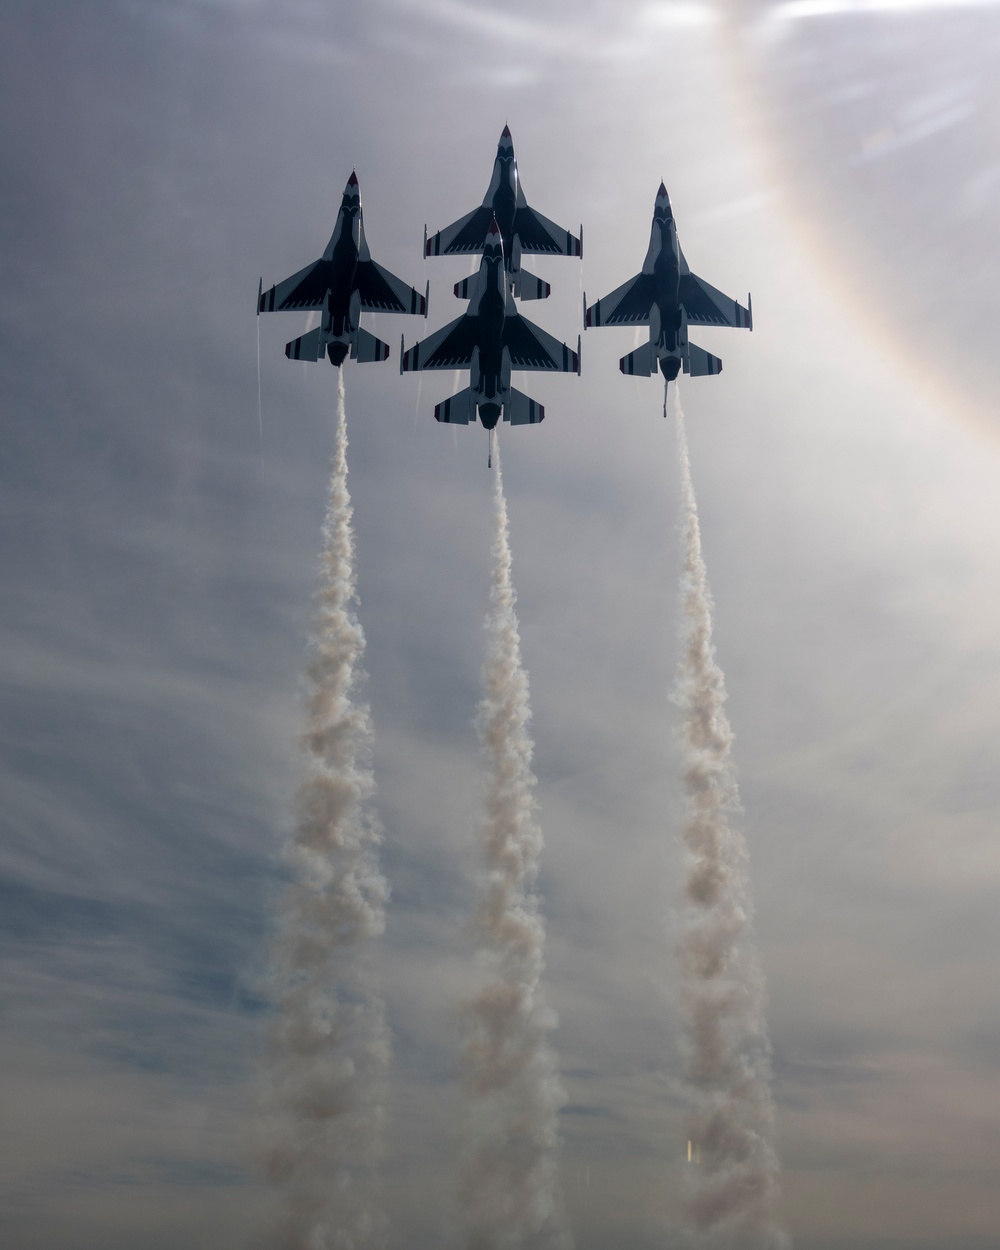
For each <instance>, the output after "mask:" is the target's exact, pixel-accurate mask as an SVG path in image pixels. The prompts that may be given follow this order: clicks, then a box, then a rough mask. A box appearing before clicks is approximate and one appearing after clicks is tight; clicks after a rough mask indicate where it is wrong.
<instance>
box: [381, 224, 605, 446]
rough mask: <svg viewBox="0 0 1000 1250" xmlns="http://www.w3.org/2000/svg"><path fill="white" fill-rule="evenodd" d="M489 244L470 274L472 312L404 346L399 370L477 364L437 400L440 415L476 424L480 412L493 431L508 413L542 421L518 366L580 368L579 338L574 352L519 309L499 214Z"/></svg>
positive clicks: (524, 421) (516, 419)
mask: <svg viewBox="0 0 1000 1250" xmlns="http://www.w3.org/2000/svg"><path fill="white" fill-rule="evenodd" d="M482 250H483V259H482V261H481V262H480V266H479V271H478V273H477V274H475V275H473V278H472V279H470V280H469V283H470V285H469V307H468V309H467V311H466V312H465V314H464V315H463V316H461V317H458V318H456V320H454V321H452V322H450V323H449V324H448V325H446V326H443V327H442V328H441V329H440V330H437V331H435V333H433V334H430V335H428V337H427V338H425V339H422V340H421V341H420V342H419V343H415V344H414V345H413V346H412V347H411V348H409V349H405V348H404V346H403V345H401V346H400V361H399V371H400V373H406V372H408V371H410V370H417V369H460V368H466V367H467V368H468V369H469V374H470V378H469V381H470V385H469V386H468V387H467V388H466V389H465V390H463V391H460V392H459V393H458V394H457V395H453V396H452V397H451V398H450V399H446V400H444V401H443V402H442V403H440V404H438V405H437V406H436V407H435V409H434V418H435V420H436V421H441V422H446V423H448V424H452V425H456V424H458V425H468V424H469V422H470V421H475V420H476V416H477V413H478V416H479V419H480V420H481V421H482V423H483V425H484V426H485V428H486V429H487V430H492V429H493V428H494V426H495V425H496V424H497V422H498V421H499V420H500V417H501V413H502V415H503V420H504V421H509V422H510V423H511V424H512V425H535V424H537V423H538V422H539V421H541V420H542V419H543V418H544V416H545V409H544V408H543V407H542V405H541V404H539V403H536V401H535V400H533V399H531V398H530V397H529V396H527V395H524V394H522V393H521V392H520V391H518V390H516V389H515V388H514V387H513V386H511V384H510V375H511V370H513V369H525V370H547V371H553V372H560V373H570V372H575V373H579V372H580V353H579V343H578V344H577V350H576V351H573V349H572V348H571V347H567V345H566V344H565V343H560V342H559V340H558V339H555V338H553V337H552V335H551V334H547V333H546V332H545V331H544V330H543V329H541V327H540V326H536V325H534V324H533V323H532V322H530V321H528V320H527V319H526V318H524V317H522V316H521V315H520V313H519V312H518V311H517V306H516V305H515V303H514V298H513V296H512V294H511V291H510V287H509V285H508V282H507V277H506V273H505V269H504V263H503V242H502V238H501V235H500V228H499V226H498V225H497V223H496V221H494V220H492V219H491V221H490V228H489V230H488V232H487V234H486V238H485V242H484V244H483V248H482Z"/></svg>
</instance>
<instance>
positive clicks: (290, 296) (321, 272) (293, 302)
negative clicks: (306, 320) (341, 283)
mask: <svg viewBox="0 0 1000 1250" xmlns="http://www.w3.org/2000/svg"><path fill="white" fill-rule="evenodd" d="M332 287H333V264H332V263H331V262H330V261H328V260H316V261H313V263H312V264H311V265H306V267H305V269H300V270H299V272H298V273H293V274H292V276H291V277H290V278H286V279H285V280H284V282H279V283H277V284H276V285H275V286H272V287H271V288H270V289H269V290H267V291H264V292H262V294H261V297H260V302H259V304H258V305H257V311H258V312H287V311H288V310H289V309H299V308H322V307H323V301H324V300H325V298H326V293H327V291H328V290H330V289H331V288H332Z"/></svg>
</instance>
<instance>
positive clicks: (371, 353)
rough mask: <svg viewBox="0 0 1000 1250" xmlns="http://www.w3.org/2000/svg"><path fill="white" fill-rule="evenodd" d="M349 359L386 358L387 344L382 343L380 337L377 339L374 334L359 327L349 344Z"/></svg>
mask: <svg viewBox="0 0 1000 1250" xmlns="http://www.w3.org/2000/svg"><path fill="white" fill-rule="evenodd" d="M351 359H352V360H360V361H362V362H367V361H372V360H388V359H389V344H388V343H383V342H382V340H381V339H377V338H376V337H375V335H374V334H369V333H368V331H367V330H362V329H360V328H359V329H358V331H357V337H356V338H355V340H354V342H353V343H352V344H351Z"/></svg>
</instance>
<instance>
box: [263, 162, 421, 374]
mask: <svg viewBox="0 0 1000 1250" xmlns="http://www.w3.org/2000/svg"><path fill="white" fill-rule="evenodd" d="M263 285H264V284H263V281H262V282H261V284H260V288H258V293H257V314H258V316H259V315H260V314H261V313H262V312H286V311H288V310H293V311H297V310H298V309H312V310H318V311H321V312H322V319H321V321H320V324H319V325H318V326H316V328H315V329H314V330H310V331H309V332H308V333H307V334H303V335H302V337H301V338H297V339H293V340H292V342H291V343H287V344H286V345H285V355H286V356H287V357H288V358H289V359H290V360H319V359H320V358H321V357H322V356H323V355H326V356H328V357H329V360H330V364H332V365H334V366H336V367H339V366H340V365H342V364H343V363H344V359H345V357H346V356H347V354H348V352H350V354H351V359H352V360H386V359H388V356H389V344H388V343H383V342H382V340H381V339H377V338H376V337H375V335H374V334H369V333H368V331H367V330H362V329H361V326H360V324H359V322H360V320H361V313H362V312H392V313H419V314H420V315H421V316H423V317H426V316H427V292H425V293H424V294H423V295H421V294H420V292H419V291H415V290H414V289H413V287H412V286H407V285H406V283H405V282H403V280H402V279H401V278H397V277H396V276H395V274H391V273H390V272H389V271H388V269H383V268H382V266H381V265H378V264H376V263H375V261H373V260H372V256H371V252H370V251H369V250H368V241H367V240H366V239H365V226H364V220H363V218H362V213H361V190H360V188H359V187H358V176H357V174H355V173H353V172H352V173H351V176H350V178H348V180H347V186H346V187H345V188H344V199H343V202H342V203H341V205H340V212H339V213H338V215H337V224H336V226H334V229H333V234H332V235H331V236H330V242H329V243H328V244H327V245H326V251H325V252H324V253H323V255H322V256H321V257H320V258H319V260H316V261H313V263H312V264H311V265H306V267H305V269H300V270H299V272H298V273H295V274H292V276H291V277H290V278H286V279H285V280H284V282H279V283H278V284H277V286H272V287H271V288H270V290H267V291H264V290H263V289H262V288H263ZM429 287H430V284H429V283H428V291H429Z"/></svg>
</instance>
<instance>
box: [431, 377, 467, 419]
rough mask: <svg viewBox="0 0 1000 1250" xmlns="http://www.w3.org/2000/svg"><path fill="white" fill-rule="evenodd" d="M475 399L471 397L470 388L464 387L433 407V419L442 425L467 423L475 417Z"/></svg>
mask: <svg viewBox="0 0 1000 1250" xmlns="http://www.w3.org/2000/svg"><path fill="white" fill-rule="evenodd" d="M475 415H476V401H475V400H474V399H473V396H472V390H471V388H470V387H468V386H467V387H466V388H465V390H464V391H459V392H458V394H457V395H452V397H451V398H450V399H444V400H442V401H441V403H439V404H436V405H435V407H434V420H435V421H440V422H442V424H444V425H468V424H469V422H470V421H472V420H474V419H475Z"/></svg>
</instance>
